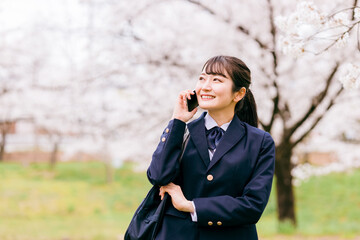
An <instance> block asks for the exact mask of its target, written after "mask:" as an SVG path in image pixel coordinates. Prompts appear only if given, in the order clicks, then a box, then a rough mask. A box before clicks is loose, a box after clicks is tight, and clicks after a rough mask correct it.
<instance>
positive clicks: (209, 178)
mask: <svg viewBox="0 0 360 240" xmlns="http://www.w3.org/2000/svg"><path fill="white" fill-rule="evenodd" d="M206 178H207V180H209V181H212V180H213V179H214V176H213V175H211V174H209V175H207V177H206Z"/></svg>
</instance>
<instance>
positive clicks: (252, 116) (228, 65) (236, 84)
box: [203, 56, 259, 127]
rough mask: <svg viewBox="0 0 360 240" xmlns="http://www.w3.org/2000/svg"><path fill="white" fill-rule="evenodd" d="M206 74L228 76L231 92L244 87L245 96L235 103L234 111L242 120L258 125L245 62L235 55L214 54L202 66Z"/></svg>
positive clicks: (249, 76) (249, 73) (248, 71)
mask: <svg viewBox="0 0 360 240" xmlns="http://www.w3.org/2000/svg"><path fill="white" fill-rule="evenodd" d="M203 70H205V72H206V74H212V75H225V71H226V73H227V74H228V75H229V76H230V78H231V80H232V81H233V92H237V91H239V90H240V89H241V88H242V87H245V89H246V94H245V96H244V97H243V98H242V99H241V100H240V101H239V102H238V103H237V104H236V106H235V113H236V115H237V116H238V117H239V119H240V120H241V121H243V122H246V123H248V124H250V125H251V126H254V127H258V123H259V120H258V116H257V111H256V102H255V99H254V96H253V94H252V92H251V91H250V89H249V86H250V84H251V72H250V69H249V68H248V67H247V66H246V64H245V63H244V62H243V61H241V60H240V59H238V58H236V57H231V56H215V57H212V58H210V59H209V60H208V61H207V62H206V63H205V64H204V66H203Z"/></svg>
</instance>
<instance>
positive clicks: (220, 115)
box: [208, 111, 234, 127]
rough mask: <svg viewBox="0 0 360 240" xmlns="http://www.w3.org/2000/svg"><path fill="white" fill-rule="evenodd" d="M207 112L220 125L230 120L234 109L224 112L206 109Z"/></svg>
mask: <svg viewBox="0 0 360 240" xmlns="http://www.w3.org/2000/svg"><path fill="white" fill-rule="evenodd" d="M208 114H210V116H211V117H212V118H213V119H214V120H215V122H216V123H217V125H218V126H219V127H220V126H222V125H223V124H225V123H228V122H230V121H231V120H232V119H233V117H234V111H232V112H224V111H220V112H217V111H208Z"/></svg>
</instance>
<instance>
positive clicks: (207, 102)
mask: <svg viewBox="0 0 360 240" xmlns="http://www.w3.org/2000/svg"><path fill="white" fill-rule="evenodd" d="M205 69H206V68H204V70H203V72H202V73H201V75H200V77H199V80H198V82H197V84H196V89H195V91H196V94H197V98H198V102H199V106H200V107H201V108H202V109H205V110H208V111H209V113H215V112H216V113H219V112H223V113H225V114H231V115H234V109H235V105H236V103H237V102H238V101H240V100H241V99H242V97H243V96H244V95H245V91H246V90H245V88H242V89H241V90H240V91H237V92H234V91H233V88H234V87H233V81H232V79H231V78H230V77H229V75H228V73H227V72H226V71H225V69H223V71H222V72H218V73H206V71H205Z"/></svg>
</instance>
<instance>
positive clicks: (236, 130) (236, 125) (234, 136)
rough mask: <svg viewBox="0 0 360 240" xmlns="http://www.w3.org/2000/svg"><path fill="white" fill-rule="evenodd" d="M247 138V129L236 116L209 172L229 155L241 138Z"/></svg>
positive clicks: (218, 148) (217, 150)
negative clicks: (225, 155)
mask: <svg viewBox="0 0 360 240" xmlns="http://www.w3.org/2000/svg"><path fill="white" fill-rule="evenodd" d="M244 136H245V127H244V125H243V124H242V123H241V121H240V119H239V118H238V117H237V116H236V115H235V116H234V118H233V120H232V121H231V123H230V125H229V127H228V129H227V130H226V132H225V135H224V136H223V139H221V141H220V143H219V145H218V146H217V148H216V151H215V153H214V156H213V158H212V160H211V162H210V164H209V166H208V169H207V170H208V171H209V170H210V169H211V168H212V166H214V165H215V164H216V163H217V162H218V161H219V160H220V159H221V158H222V156H224V154H225V153H227V152H228V151H229V150H230V149H231V148H232V147H233V146H234V145H235V144H237V143H238V142H239V141H240V139H241V138H243V137H244Z"/></svg>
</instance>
